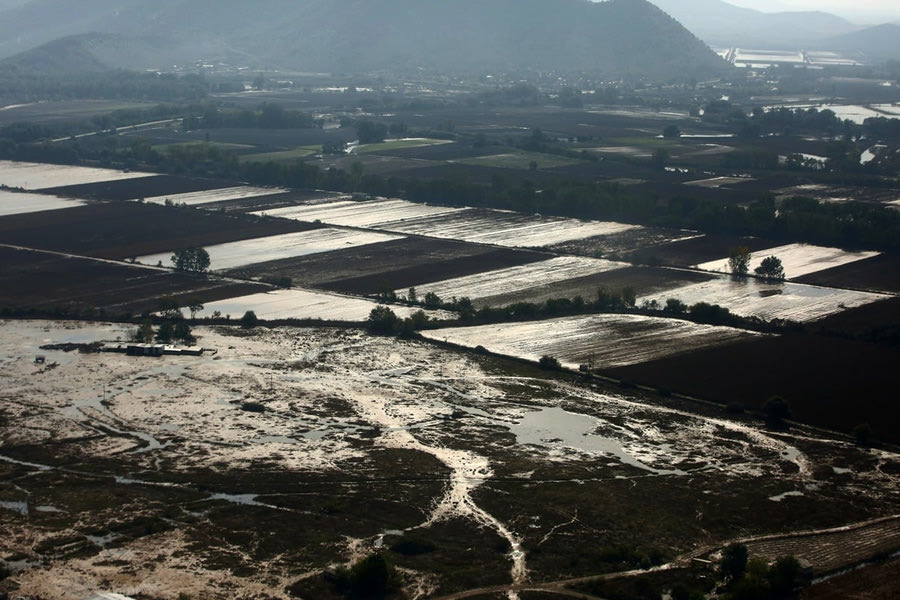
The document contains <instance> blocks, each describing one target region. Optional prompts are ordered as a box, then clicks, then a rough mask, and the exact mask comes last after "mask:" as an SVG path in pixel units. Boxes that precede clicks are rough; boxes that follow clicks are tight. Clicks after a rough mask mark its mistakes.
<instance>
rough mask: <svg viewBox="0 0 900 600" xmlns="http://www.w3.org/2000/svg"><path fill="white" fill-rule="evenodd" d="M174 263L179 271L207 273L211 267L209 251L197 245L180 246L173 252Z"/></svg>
mask: <svg viewBox="0 0 900 600" xmlns="http://www.w3.org/2000/svg"><path fill="white" fill-rule="evenodd" d="M172 264H174V265H175V269H176V270H178V271H187V272H189V273H205V272H206V270H207V269H209V252H207V251H206V250H205V249H203V248H199V247H197V246H191V247H188V248H179V249H177V250H176V251H175V253H174V254H172Z"/></svg>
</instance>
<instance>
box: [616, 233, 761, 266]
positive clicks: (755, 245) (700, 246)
mask: <svg viewBox="0 0 900 600" xmlns="http://www.w3.org/2000/svg"><path fill="white" fill-rule="evenodd" d="M778 245H779V244H778V243H777V242H772V241H769V240H764V239H761V238H753V237H738V236H727V235H706V236H703V237H698V238H694V239H690V240H683V241H678V242H670V243H668V244H660V245H658V246H652V247H650V248H646V249H640V250H636V251H634V252H631V253H629V254H625V255H624V256H623V257H622V258H623V259H625V260H631V261H633V262H637V263H639V264H663V265H668V266H675V267H690V266H693V265H699V264H703V263H705V262H709V261H711V260H716V259H718V258H722V257H723V256H728V253H729V251H730V250H731V249H732V248H735V247H738V246H746V247H747V248H749V249H750V251H751V252H756V251H759V250H764V249H766V248H774V247H775V246H778Z"/></svg>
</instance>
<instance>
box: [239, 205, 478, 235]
mask: <svg viewBox="0 0 900 600" xmlns="http://www.w3.org/2000/svg"><path fill="white" fill-rule="evenodd" d="M462 210H465V209H462V208H451V207H447V206H429V205H427V204H415V203H413V202H408V201H406V200H388V199H378V200H368V201H365V202H357V201H354V200H347V199H338V200H335V201H331V202H323V203H316V204H311V205H306V206H290V207H285V208H277V209H274V210H263V211H258V212H256V213H255V214H258V215H265V216H269V217H281V218H283V219H294V220H297V221H309V222H314V221H321V222H323V223H327V224H329V225H343V226H345V227H368V228H373V229H389V228H390V226H391V225H392V224H396V223H397V222H401V221H405V220H407V219H413V218H420V217H427V216H435V215H444V214H450V213H455V212H460V211H462Z"/></svg>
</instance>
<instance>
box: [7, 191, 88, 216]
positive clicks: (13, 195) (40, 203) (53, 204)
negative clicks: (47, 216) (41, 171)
mask: <svg viewBox="0 0 900 600" xmlns="http://www.w3.org/2000/svg"><path fill="white" fill-rule="evenodd" d="M82 204H84V203H83V202H79V201H78V200H66V199H65V198H57V197H56V196H44V195H41V194H24V193H21V192H8V191H6V190H0V217H3V216H6V215H22V214H25V213H33V212H42V211H45V210H60V209H63V208H72V207H73V206H80V205H82Z"/></svg>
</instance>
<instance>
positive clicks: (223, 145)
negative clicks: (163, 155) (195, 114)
mask: <svg viewBox="0 0 900 600" xmlns="http://www.w3.org/2000/svg"><path fill="white" fill-rule="evenodd" d="M193 146H213V147H215V148H219V149H220V150H247V149H250V148H253V146H248V145H247V144H229V143H228V142H179V143H177V144H159V145H157V146H153V149H154V150H156V151H157V152H160V151H165V150H168V149H169V148H190V147H193Z"/></svg>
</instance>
